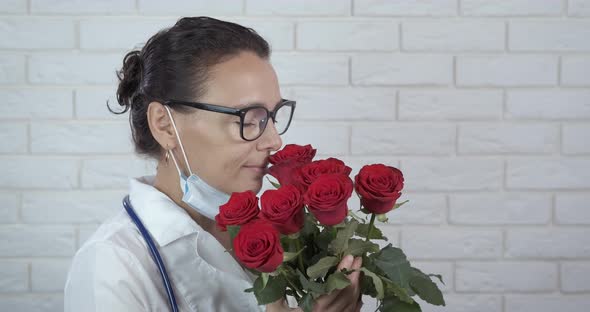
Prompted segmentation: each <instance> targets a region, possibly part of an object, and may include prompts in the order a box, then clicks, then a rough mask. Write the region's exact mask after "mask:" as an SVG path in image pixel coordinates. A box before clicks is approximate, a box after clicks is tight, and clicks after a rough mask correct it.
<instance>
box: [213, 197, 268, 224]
mask: <svg viewBox="0 0 590 312" xmlns="http://www.w3.org/2000/svg"><path fill="white" fill-rule="evenodd" d="M259 211H260V209H258V197H256V194H254V192H252V191H245V192H234V193H232V194H231V197H230V198H229V200H228V202H227V203H225V204H223V205H221V206H219V213H218V214H217V215H216V216H215V222H216V223H217V226H218V227H219V229H221V230H222V231H226V230H227V226H228V225H242V224H246V223H248V221H250V220H252V219H254V218H256V216H258V212H259Z"/></svg>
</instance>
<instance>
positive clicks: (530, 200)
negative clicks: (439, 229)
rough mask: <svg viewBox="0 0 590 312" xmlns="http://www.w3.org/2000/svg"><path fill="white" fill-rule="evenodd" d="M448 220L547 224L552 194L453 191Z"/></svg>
mask: <svg viewBox="0 0 590 312" xmlns="http://www.w3.org/2000/svg"><path fill="white" fill-rule="evenodd" d="M449 196H450V197H449V204H450V210H449V222H451V223H453V224H472V225H493V224H499V225H501V224H547V223H548V222H549V220H550V219H551V197H550V196H549V194H526V193H503V194H489V193H481V194H451V195H449Z"/></svg>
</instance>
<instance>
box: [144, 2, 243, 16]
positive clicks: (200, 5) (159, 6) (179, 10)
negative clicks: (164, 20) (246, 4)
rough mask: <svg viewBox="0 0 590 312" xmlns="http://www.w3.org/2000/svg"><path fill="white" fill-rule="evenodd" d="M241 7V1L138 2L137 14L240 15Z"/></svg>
mask: <svg viewBox="0 0 590 312" xmlns="http://www.w3.org/2000/svg"><path fill="white" fill-rule="evenodd" d="M242 5H243V4H242V1H232V0H221V1H215V2H211V1H194V0H172V1H169V2H166V3H164V2H162V1H157V0H139V1H138V8H139V13H140V14H142V15H175V14H183V15H186V14H187V12H195V14H198V15H241V14H242ZM196 12H199V13H196ZM188 14H192V13H188Z"/></svg>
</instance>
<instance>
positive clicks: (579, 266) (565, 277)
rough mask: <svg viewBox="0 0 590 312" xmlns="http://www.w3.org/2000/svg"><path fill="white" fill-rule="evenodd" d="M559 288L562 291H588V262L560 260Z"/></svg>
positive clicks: (589, 284)
mask: <svg viewBox="0 0 590 312" xmlns="http://www.w3.org/2000/svg"><path fill="white" fill-rule="evenodd" d="M561 290H563V291H564V292H588V291H590V262H580V261H576V262H574V261H572V262H562V263H561Z"/></svg>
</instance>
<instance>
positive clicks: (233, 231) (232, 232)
mask: <svg viewBox="0 0 590 312" xmlns="http://www.w3.org/2000/svg"><path fill="white" fill-rule="evenodd" d="M227 231H228V232H229V238H230V241H231V242H233V241H234V238H236V235H238V232H240V226H239V225H228V226H227Z"/></svg>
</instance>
